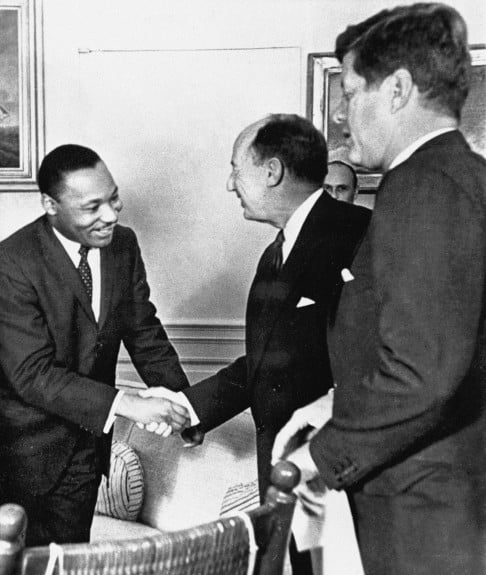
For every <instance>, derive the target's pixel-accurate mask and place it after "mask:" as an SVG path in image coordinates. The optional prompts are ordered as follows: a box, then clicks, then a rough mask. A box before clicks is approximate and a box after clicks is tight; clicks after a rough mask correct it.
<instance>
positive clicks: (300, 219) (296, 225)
mask: <svg viewBox="0 0 486 575" xmlns="http://www.w3.org/2000/svg"><path fill="white" fill-rule="evenodd" d="M321 194H322V188H319V189H318V190H316V191H315V192H313V193H312V194H311V195H310V196H309V197H308V198H307V199H306V200H305V201H304V202H302V203H301V204H300V206H299V207H298V208H297V209H296V210H295V212H294V213H293V214H292V215H291V216H290V218H289V221H288V222H287V224H286V225H285V228H284V229H283V233H284V237H285V241H284V243H283V245H282V264H284V263H285V262H286V260H287V258H288V257H289V255H290V252H291V251H292V248H293V247H294V245H295V242H296V241H297V238H298V237H299V234H300V230H301V229H302V226H303V225H304V222H305V220H306V219H307V216H308V215H309V213H310V211H311V210H312V208H313V207H314V204H315V203H316V202H317V200H318V199H319V198H320V197H321Z"/></svg>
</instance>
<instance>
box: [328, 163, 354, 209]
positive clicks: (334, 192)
mask: <svg viewBox="0 0 486 575" xmlns="http://www.w3.org/2000/svg"><path fill="white" fill-rule="evenodd" d="M324 191H326V192H327V193H328V194H329V195H330V196H331V197H332V198H334V199H335V200H339V201H340V202H348V203H350V204H354V202H355V200H356V197H357V195H358V176H357V174H356V170H355V169H354V168H353V166H351V164H348V163H347V162H343V161H342V160H333V161H332V162H329V163H328V165H327V176H326V179H325V180H324Z"/></svg>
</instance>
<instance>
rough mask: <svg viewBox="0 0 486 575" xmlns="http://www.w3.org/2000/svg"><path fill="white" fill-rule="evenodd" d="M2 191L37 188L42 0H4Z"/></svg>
mask: <svg viewBox="0 0 486 575" xmlns="http://www.w3.org/2000/svg"><path fill="white" fill-rule="evenodd" d="M0 78H1V79H2V82H1V83H0V191H19V190H35V189H37V187H36V184H35V178H36V171H37V167H38V165H39V160H40V159H41V158H42V156H43V154H44V114H43V81H42V80H43V60H42V0H3V1H2V0H0Z"/></svg>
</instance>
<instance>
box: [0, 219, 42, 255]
mask: <svg viewBox="0 0 486 575" xmlns="http://www.w3.org/2000/svg"><path fill="white" fill-rule="evenodd" d="M46 225H47V222H46V218H45V216H41V217H39V218H37V219H36V220H34V221H33V222H30V223H29V224H27V225H25V226H23V227H21V228H20V229H18V230H17V231H15V232H13V233H12V234H11V235H10V236H8V237H7V238H5V239H4V240H3V241H2V242H0V252H2V253H4V254H9V253H12V254H14V255H15V258H16V259H20V258H22V257H28V256H29V255H30V254H33V253H37V251H38V250H39V249H40V243H39V235H40V234H41V233H43V229H44V228H45V226H46Z"/></svg>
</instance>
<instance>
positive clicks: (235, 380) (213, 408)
mask: <svg viewBox="0 0 486 575" xmlns="http://www.w3.org/2000/svg"><path fill="white" fill-rule="evenodd" d="M246 373H247V371H246V357H245V356H243V357H239V358H238V359H237V360H236V361H234V362H233V363H232V364H231V365H229V366H228V367H225V368H224V369H221V370H220V371H218V373H216V374H215V375H213V376H212V377H208V378H206V379H203V380H202V381H200V382H198V383H196V384H195V385H192V386H191V387H189V388H187V389H185V390H184V393H185V395H186V396H187V398H188V399H189V401H190V402H191V405H192V406H193V408H194V410H195V411H196V413H197V416H198V417H199V419H200V421H201V429H202V430H203V431H205V432H206V431H210V430H211V429H214V428H215V427H217V426H218V425H221V424H222V423H224V422H225V421H228V420H229V419H231V418H232V417H234V416H235V415H237V414H238V413H241V412H242V411H244V410H245V409H247V408H248V407H249V406H250V397H249V393H248V386H247V384H246V382H247V376H246Z"/></svg>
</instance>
